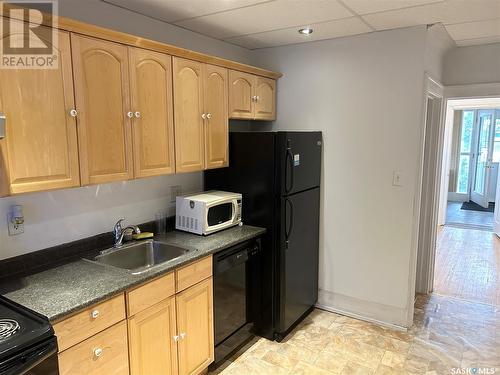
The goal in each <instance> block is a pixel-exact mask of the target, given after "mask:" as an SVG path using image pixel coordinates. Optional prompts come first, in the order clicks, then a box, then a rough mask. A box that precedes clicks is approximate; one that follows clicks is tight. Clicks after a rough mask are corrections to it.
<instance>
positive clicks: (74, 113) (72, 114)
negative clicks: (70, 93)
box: [69, 109, 78, 117]
mask: <svg viewBox="0 0 500 375" xmlns="http://www.w3.org/2000/svg"><path fill="white" fill-rule="evenodd" d="M69 115H70V116H71V117H76V116H78V111H77V110H76V109H72V110H70V111H69Z"/></svg>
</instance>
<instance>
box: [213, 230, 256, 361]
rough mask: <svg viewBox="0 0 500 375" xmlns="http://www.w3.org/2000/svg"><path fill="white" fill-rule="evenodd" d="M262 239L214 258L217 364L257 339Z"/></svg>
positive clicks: (223, 251)
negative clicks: (253, 339) (253, 338)
mask: <svg viewBox="0 0 500 375" xmlns="http://www.w3.org/2000/svg"><path fill="white" fill-rule="evenodd" d="M260 253H261V246H260V239H257V240H252V241H247V242H244V243H242V244H239V245H236V246H234V247H231V248H228V249H226V250H222V251H220V252H218V253H217V254H215V255H214V257H213V268H214V315H215V362H214V366H213V367H217V365H218V364H219V363H220V362H221V361H222V360H224V359H225V358H226V357H227V356H228V355H229V354H231V353H233V352H234V351H235V350H236V349H238V348H239V347H240V346H242V345H243V344H244V343H246V342H247V341H248V340H249V339H250V338H252V337H253V336H254V331H255V329H256V328H257V326H258V324H259V321H260V311H261V308H260V306H261V305H260V304H261V290H262V282H261V280H262V277H261V271H260V269H261V267H260V262H261V260H260Z"/></svg>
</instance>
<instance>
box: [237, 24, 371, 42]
mask: <svg viewBox="0 0 500 375" xmlns="http://www.w3.org/2000/svg"><path fill="white" fill-rule="evenodd" d="M308 26H310V27H312V28H313V30H314V32H313V33H312V34H310V35H302V34H299V32H298V29H299V28H300V27H292V28H287V29H280V30H273V31H267V32H263V33H258V34H252V35H244V36H240V37H235V38H230V39H227V41H228V42H230V43H233V44H237V45H239V46H242V47H245V48H249V49H258V48H266V47H275V46H281V45H287V44H295V43H306V42H312V41H316V40H323V39H331V38H338V37H343V36H349V35H356V34H362V33H367V32H370V31H372V30H371V29H370V28H369V27H368V26H367V25H366V24H365V23H364V22H362V21H361V20H360V19H359V18H358V17H351V18H344V19H341V20H335V21H328V22H322V23H318V24H309V25H308Z"/></svg>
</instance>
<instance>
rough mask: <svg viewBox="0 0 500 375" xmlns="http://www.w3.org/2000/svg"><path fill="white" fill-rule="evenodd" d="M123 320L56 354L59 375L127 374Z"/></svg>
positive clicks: (125, 327)
mask: <svg viewBox="0 0 500 375" xmlns="http://www.w3.org/2000/svg"><path fill="white" fill-rule="evenodd" d="M127 347H128V344H127V324H126V323H125V321H122V322H120V323H117V324H115V325H114V326H112V327H110V328H108V329H105V330H104V331H102V332H101V333H98V334H97V335H95V336H92V337H90V338H88V339H87V340H85V341H82V342H81V343H79V344H76V345H75V346H73V347H71V348H69V349H68V350H65V351H63V352H61V353H59V374H60V375H80V374H81V375H89V374H92V375H128V374H129V366H128V350H127Z"/></svg>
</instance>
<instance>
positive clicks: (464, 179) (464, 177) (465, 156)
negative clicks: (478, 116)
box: [457, 111, 500, 194]
mask: <svg viewBox="0 0 500 375" xmlns="http://www.w3.org/2000/svg"><path fill="white" fill-rule="evenodd" d="M473 129H474V111H463V112H462V133H461V136H460V155H459V163H458V173H457V193H462V194H467V193H468V188H469V163H470V158H471V149H472V131H473ZM498 130H499V136H500V123H499V128H498ZM498 140H499V142H500V137H499V139H498ZM499 152H500V143H499ZM499 157H500V154H499Z"/></svg>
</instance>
